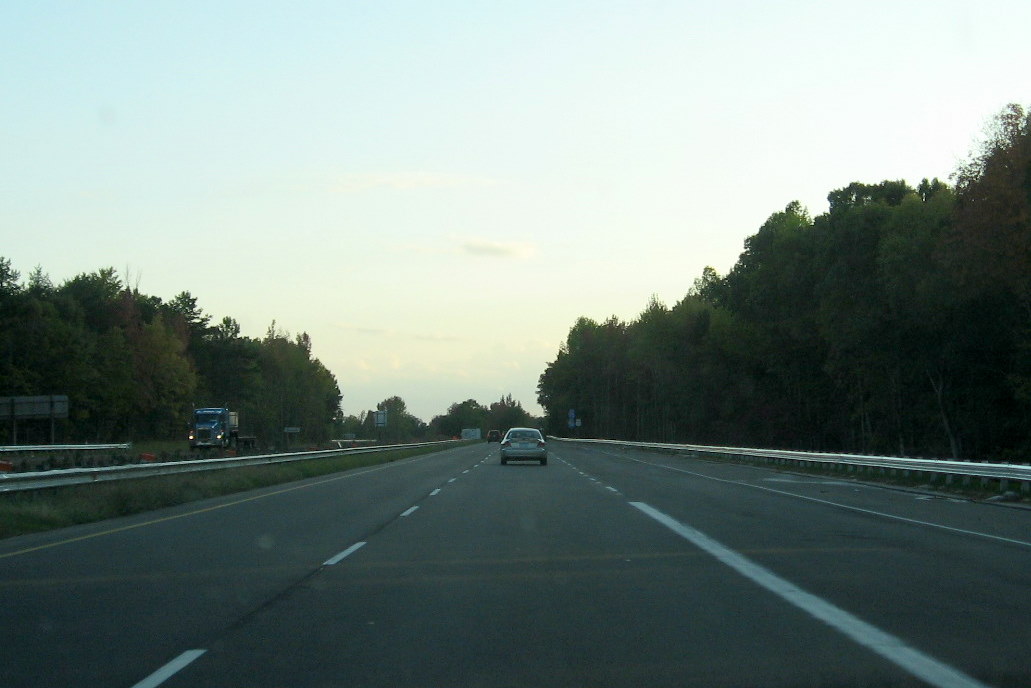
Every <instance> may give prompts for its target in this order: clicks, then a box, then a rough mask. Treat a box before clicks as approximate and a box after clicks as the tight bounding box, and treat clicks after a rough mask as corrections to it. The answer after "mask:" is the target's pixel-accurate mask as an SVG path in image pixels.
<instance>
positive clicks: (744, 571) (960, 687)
mask: <svg viewBox="0 0 1031 688" xmlns="http://www.w3.org/2000/svg"><path fill="white" fill-rule="evenodd" d="M630 505H631V506H633V507H635V508H636V509H638V510H639V511H641V512H642V513H644V514H645V515H647V516H649V517H651V518H652V519H654V520H656V521H658V522H659V523H661V524H662V525H664V526H666V527H667V528H669V529H670V530H672V531H673V532H674V533H676V534H677V535H679V536H680V537H682V538H684V539H685V540H687V541H688V542H690V543H691V544H693V545H695V546H696V547H698V548H700V549H702V550H704V551H705V552H708V553H709V554H711V555H712V556H713V557H715V558H716V559H718V560H719V561H721V562H722V563H724V564H726V565H727V566H729V567H730V568H732V569H734V570H735V571H737V572H738V573H740V574H741V575H743V576H744V577H745V578H748V579H749V580H751V581H752V582H754V583H756V584H758V585H760V586H761V587H763V588H766V589H767V590H769V591H770V592H772V593H774V594H775V595H777V596H778V597H780V598H781V599H783V600H785V601H786V602H789V603H791V604H792V605H794V606H796V607H798V608H799V609H801V610H802V611H804V612H806V613H807V614H809V615H810V616H812V617H814V618H816V619H819V620H820V621H823V622H824V623H826V624H827V625H829V626H831V627H832V628H835V629H837V630H838V631H840V632H841V633H843V634H844V635H846V636H847V637H849V638H851V639H852V640H853V641H855V642H857V643H859V644H860V645H862V646H863V647H865V648H867V649H869V650H872V651H873V652H875V653H876V654H878V655H880V656H881V657H883V658H885V659H887V660H888V661H890V662H892V663H893V664H895V665H896V666H898V667H899V668H901V669H904V670H905V671H908V672H909V673H910V674H912V675H913V676H915V677H917V678H919V679H921V680H923V681H926V682H927V683H930V684H931V685H932V686H936V687H937V688H987V685H986V684H984V683H981V682H979V681H977V680H976V679H973V678H971V677H969V676H967V675H966V674H964V673H962V672H961V671H959V670H957V669H953V668H952V667H950V666H949V665H947V664H943V663H942V662H939V661H938V660H936V659H934V658H933V657H931V656H929V655H926V654H924V653H923V652H920V651H919V650H917V649H915V648H912V647H909V646H908V645H906V644H905V643H904V642H903V641H902V640H901V639H899V638H896V637H895V636H893V635H891V634H890V633H886V632H884V631H882V630H880V629H879V628H877V627H876V626H872V625H871V624H868V623H867V622H865V621H863V620H862V619H860V618H858V617H856V616H853V615H852V614H849V613H848V612H846V611H845V610H844V609H841V608H839V607H836V606H835V605H833V604H831V603H830V602H827V601H826V600H824V599H822V598H820V597H817V596H816V595H813V594H811V593H808V592H806V591H805V590H802V589H801V588H799V587H798V586H796V585H795V584H794V583H791V582H790V581H788V580H786V579H784V578H781V577H780V576H778V575H777V574H775V573H773V572H772V571H770V570H769V569H766V568H764V567H762V566H760V565H759V564H756V563H755V562H753V561H751V560H750V559H748V558H746V557H744V556H742V555H740V554H738V553H737V552H735V551H734V550H732V549H730V548H728V547H726V546H724V545H722V544H720V543H719V542H717V541H716V540H713V539H712V538H711V537H709V536H708V535H706V534H705V533H703V532H701V531H699V530H695V529H694V528H691V527H690V526H686V525H684V524H683V523H681V522H680V521H677V520H676V519H674V518H672V517H671V516H667V515H666V514H664V513H662V512H661V511H659V510H657V509H655V508H653V507H651V506H649V505H647V504H645V503H644V502H630Z"/></svg>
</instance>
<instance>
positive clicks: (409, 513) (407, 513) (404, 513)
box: [401, 506, 419, 518]
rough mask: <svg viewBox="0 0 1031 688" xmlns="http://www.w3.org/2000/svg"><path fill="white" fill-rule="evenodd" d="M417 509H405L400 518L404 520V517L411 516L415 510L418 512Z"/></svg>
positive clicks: (415, 507)
mask: <svg viewBox="0 0 1031 688" xmlns="http://www.w3.org/2000/svg"><path fill="white" fill-rule="evenodd" d="M418 508H419V507H417V506H411V507H408V508H407V509H405V510H404V511H402V512H401V518H404V517H405V516H411V515H412V514H414V513H415V512H416V510H418Z"/></svg>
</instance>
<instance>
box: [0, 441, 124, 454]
mask: <svg viewBox="0 0 1031 688" xmlns="http://www.w3.org/2000/svg"><path fill="white" fill-rule="evenodd" d="M130 447H132V444H131V443H126V444H15V445H9V446H5V447H0V454H17V453H21V452H33V453H34V452H58V451H96V450H101V449H129V448H130Z"/></svg>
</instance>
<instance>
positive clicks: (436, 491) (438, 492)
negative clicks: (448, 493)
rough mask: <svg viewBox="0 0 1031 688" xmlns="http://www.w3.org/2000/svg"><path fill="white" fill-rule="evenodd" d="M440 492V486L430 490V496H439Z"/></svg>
mask: <svg viewBox="0 0 1031 688" xmlns="http://www.w3.org/2000/svg"><path fill="white" fill-rule="evenodd" d="M439 494H440V488H439V487H438V488H437V489H436V490H434V491H433V492H430V497H436V496H437V495H439Z"/></svg>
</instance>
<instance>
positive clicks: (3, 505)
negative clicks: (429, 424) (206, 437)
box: [0, 445, 455, 538]
mask: <svg viewBox="0 0 1031 688" xmlns="http://www.w3.org/2000/svg"><path fill="white" fill-rule="evenodd" d="M451 446H455V445H449V448H450V447H451ZM441 449H442V447H441V446H430V447H413V448H411V449H403V448H402V449H395V450H389V451H383V452H368V453H360V454H340V455H334V456H322V457H319V458H313V459H305V460H299V461H291V462H288V463H277V464H266V465H261V466H243V467H240V468H225V469H217V470H210V471H199V472H196V473H181V474H173V475H163V476H155V477H152V478H140V479H129V480H119V481H114V482H101V483H91V484H88V485H73V486H69V487H58V488H51V489H46V490H32V491H26V492H8V493H4V494H0V538H8V537H13V536H15V535H23V534H26V533H38V532H41V531H45V530H52V529H55V528H64V527H67V526H72V525H77V524H82V523H93V522H95V521H103V520H105V519H109V518H116V517H118V516H129V515H131V514H138V513H143V512H146V511H153V510H155V509H161V508H163V507H168V506H176V505H178V504H185V503H187V502H193V501H197V500H199V499H207V498H209V497H220V496H222V495H228V494H234V493H238V492H246V491H247V490H254V489H258V488H262V487H268V486H270V485H279V484H282V483H289V482H293V481H296V480H304V479H306V478H314V477H318V476H320V475H327V474H330V473H339V472H341V471H347V470H351V469H354V468H361V467H363V466H373V465H376V464H383V463H390V462H392V461H398V460H399V459H406V458H409V457H412V456H418V455H421V454H429V453H432V452H438V451H441Z"/></svg>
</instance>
